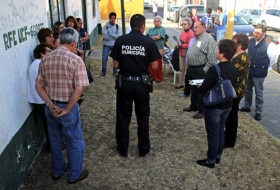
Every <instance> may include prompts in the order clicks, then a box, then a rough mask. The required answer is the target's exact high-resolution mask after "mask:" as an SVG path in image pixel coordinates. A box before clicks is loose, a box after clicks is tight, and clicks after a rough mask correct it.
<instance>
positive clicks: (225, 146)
mask: <svg viewBox="0 0 280 190" xmlns="http://www.w3.org/2000/svg"><path fill="white" fill-rule="evenodd" d="M233 147H234V146H227V145H224V149H226V148H233Z"/></svg>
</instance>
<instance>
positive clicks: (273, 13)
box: [260, 8, 280, 31]
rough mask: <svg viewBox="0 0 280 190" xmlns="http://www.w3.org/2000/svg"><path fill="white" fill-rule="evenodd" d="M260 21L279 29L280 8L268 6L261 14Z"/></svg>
mask: <svg viewBox="0 0 280 190" xmlns="http://www.w3.org/2000/svg"><path fill="white" fill-rule="evenodd" d="M260 19H261V23H262V24H264V25H265V26H267V27H268V28H272V29H274V30H278V31H279V30H280V24H279V23H280V8H268V9H266V10H265V11H264V12H263V14H262V15H261V18H260Z"/></svg>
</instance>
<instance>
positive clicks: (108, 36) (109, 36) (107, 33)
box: [103, 24, 115, 40]
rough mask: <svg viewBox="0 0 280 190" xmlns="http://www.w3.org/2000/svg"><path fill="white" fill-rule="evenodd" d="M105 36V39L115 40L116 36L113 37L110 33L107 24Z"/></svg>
mask: <svg viewBox="0 0 280 190" xmlns="http://www.w3.org/2000/svg"><path fill="white" fill-rule="evenodd" d="M103 37H104V39H105V40H114V39H115V38H113V37H112V36H111V35H110V34H109V31H108V29H107V27H106V24H105V26H104V27H103Z"/></svg>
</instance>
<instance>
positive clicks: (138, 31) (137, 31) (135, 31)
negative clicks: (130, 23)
mask: <svg viewBox="0 0 280 190" xmlns="http://www.w3.org/2000/svg"><path fill="white" fill-rule="evenodd" d="M130 33H138V34H142V33H141V31H140V30H137V29H132V30H131V32H130Z"/></svg>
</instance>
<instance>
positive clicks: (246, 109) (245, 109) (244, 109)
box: [239, 107, 251, 112]
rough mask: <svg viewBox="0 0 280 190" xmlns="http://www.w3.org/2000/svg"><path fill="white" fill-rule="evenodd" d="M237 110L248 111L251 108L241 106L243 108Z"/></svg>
mask: <svg viewBox="0 0 280 190" xmlns="http://www.w3.org/2000/svg"><path fill="white" fill-rule="evenodd" d="M239 111H241V112H250V111H251V109H250V108H245V107H243V108H240V109H239Z"/></svg>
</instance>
